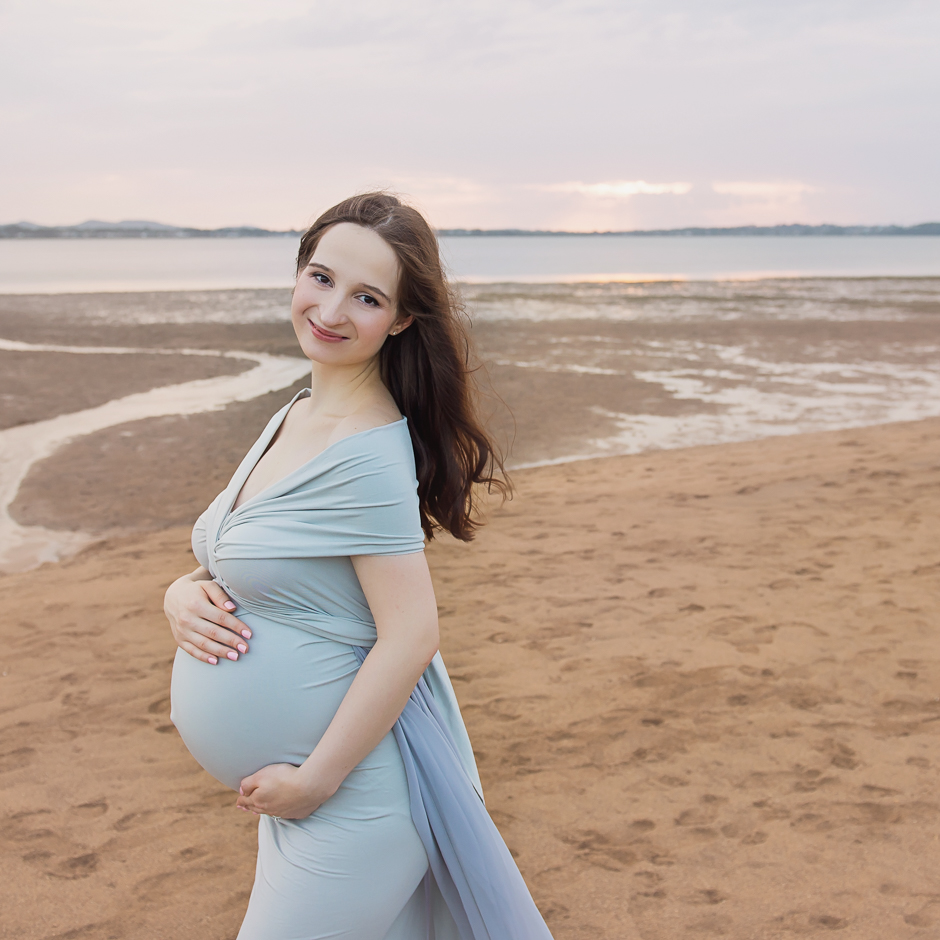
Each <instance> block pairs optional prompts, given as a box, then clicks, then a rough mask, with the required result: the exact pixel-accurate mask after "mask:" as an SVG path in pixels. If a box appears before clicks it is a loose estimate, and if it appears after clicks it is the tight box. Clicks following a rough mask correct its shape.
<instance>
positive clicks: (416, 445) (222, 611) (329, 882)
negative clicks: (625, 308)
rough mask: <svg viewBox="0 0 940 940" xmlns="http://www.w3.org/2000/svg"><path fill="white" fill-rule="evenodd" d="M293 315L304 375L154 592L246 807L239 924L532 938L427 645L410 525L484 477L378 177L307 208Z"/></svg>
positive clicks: (465, 386) (465, 403)
mask: <svg viewBox="0 0 940 940" xmlns="http://www.w3.org/2000/svg"><path fill="white" fill-rule="evenodd" d="M291 317H292V320H293V325H294V330H295V331H296V333H297V338H298V340H299V342H300V347H301V349H302V350H303V352H304V355H306V356H307V358H308V359H310V361H311V364H312V370H311V379H310V388H309V389H307V390H305V391H303V392H300V393H299V394H298V395H296V396H295V397H294V399H293V400H292V401H291V402H289V403H288V404H287V405H285V407H284V408H283V409H281V411H279V412H278V413H277V414H276V415H275V416H274V417H273V418H272V419H271V422H270V423H269V424H268V426H267V427H266V428H265V430H264V432H263V433H262V435H261V437H260V438H259V439H258V441H257V442H256V443H255V445H254V446H253V447H252V448H251V450H250V451H249V452H248V455H247V456H246V457H245V459H244V460H243V461H242V463H241V465H240V466H239V468H238V470H237V471H236V472H235V475H234V477H233V478H232V480H231V482H230V483H229V485H228V486H227V487H226V489H225V490H223V492H222V493H220V494H219V496H218V497H217V498H216V499H215V501H214V502H213V503H212V505H210V506H209V508H208V509H207V510H206V511H205V512H204V513H203V515H202V516H201V517H200V518H199V521H198V522H197V523H196V527H195V529H194V531H193V549H194V552H195V554H196V558H197V560H198V561H199V563H200V567H199V568H197V569H196V570H195V571H194V572H192V573H191V574H188V575H186V576H184V577H182V578H180V579H179V580H177V581H175V582H174V583H173V584H172V585H171V586H170V588H169V589H168V590H167V595H166V605H165V606H166V612H167V617H168V619H169V621H170V625H171V628H172V630H173V635H174V637H175V638H176V641H177V643H178V645H179V647H180V649H179V650H178V651H177V654H176V660H175V663H174V666H173V680H172V720H173V722H174V723H175V725H176V727H177V728H178V729H179V732H180V734H181V736H182V738H183V741H184V742H185V744H186V746H187V747H188V748H189V750H190V752H191V753H192V755H193V756H194V757H195V758H196V760H197V761H199V763H200V764H201V765H202V766H203V767H204V768H205V769H206V770H207V771H208V772H209V773H211V774H212V775H213V776H214V777H216V778H217V779H218V780H220V781H221V782H222V783H224V784H226V785H227V786H229V787H231V788H232V789H233V790H236V791H237V792H238V797H237V806H238V807H239V808H241V809H242V810H244V811H246V812H251V813H255V814H257V815H259V817H260V819H259V830H258V862H257V868H256V873H255V883H254V887H253V889H252V892H251V900H250V901H249V904H248V911H247V913H246V915H245V919H244V921H243V923H242V927H241V931H240V932H239V934H238V936H239V940H314V938H326V937H329V938H347V940H426V938H436V940H550V934H549V931H548V928H547V927H546V926H545V923H544V922H543V920H542V918H541V916H540V915H539V913H538V910H537V909H536V907H535V904H534V903H533V901H532V899H531V897H530V896H529V893H528V890H527V888H526V886H525V883H524V882H523V880H522V876H521V875H520V874H519V871H518V869H517V868H516V866H515V863H514V862H513V860H512V857H511V855H510V854H509V851H508V850H507V848H506V846H505V844H504V843H503V841H502V839H501V838H500V836H499V833H498V832H497V831H496V828H495V827H494V825H493V823H492V822H491V820H490V818H489V816H488V814H487V812H486V810H485V808H484V805H483V798H482V792H481V788H480V780H479V776H478V774H477V770H476V765H475V763H474V759H473V752H472V750H471V747H470V742H469V739H468V738H467V733H466V730H465V729H464V725H463V722H462V720H461V717H460V711H459V709H458V707H457V701H456V699H455V697H454V693H453V689H452V688H451V685H450V680H449V679H448V676H447V672H446V670H445V668H444V663H443V662H442V660H441V658H440V655H439V654H438V653H437V645H438V626H437V608H436V604H435V600H434V591H433V587H432V585H431V578H430V574H429V572H428V566H427V562H426V560H425V556H424V540H425V538H431V537H432V535H433V532H434V531H435V530H436V529H443V530H445V531H447V532H450V533H451V534H452V535H454V536H456V537H457V538H459V539H464V540H467V539H469V538H471V537H472V534H473V529H474V521H473V519H472V509H473V487H474V485H478V484H484V485H487V486H491V487H492V486H501V485H502V484H501V483H500V481H499V479H498V477H497V476H496V475H495V474H496V472H497V470H498V469H499V460H498V457H497V456H496V455H495V453H494V450H493V448H492V446H491V444H490V441H489V439H488V438H487V435H486V434H485V433H484V431H483V430H482V429H481V427H480V424H479V421H478V419H477V418H476V416H475V414H474V411H473V398H472V390H471V388H470V385H469V370H468V365H467V340H466V336H465V334H464V333H463V329H462V326H461V323H460V321H459V319H458V317H457V311H456V307H455V305H454V302H453V299H452V296H451V294H450V292H449V290H448V287H447V284H446V282H445V280H444V276H443V272H442V269H441V263H440V256H439V251H438V245H437V239H436V238H435V235H434V233H433V232H432V230H431V229H430V227H429V226H428V225H427V223H426V222H425V220H424V219H423V217H422V216H421V215H420V214H419V213H418V212H416V211H415V210H414V209H411V208H409V207H407V206H404V205H402V203H401V202H400V201H399V200H398V199H397V198H395V197H393V196H390V195H387V194H382V193H372V194H367V195H362V196H356V197H353V198H351V199H348V200H346V201H345V202H342V203H340V204H339V205H337V206H335V207H334V208H332V209H330V210H328V211H327V212H326V213H324V215H322V216H321V217H320V218H319V219H318V220H317V221H316V222H315V223H314V225H313V226H312V227H311V228H310V229H309V230H308V231H307V232H306V234H305V235H304V236H303V238H302V239H301V243H300V251H299V254H298V259H297V283H296V286H295V289H294V293H293V299H292V303H291ZM249 640H250V641H251V649H250V651H249V648H248V646H249V642H248V641H249Z"/></svg>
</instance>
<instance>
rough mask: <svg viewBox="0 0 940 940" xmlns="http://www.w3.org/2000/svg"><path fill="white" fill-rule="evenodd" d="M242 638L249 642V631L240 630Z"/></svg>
mask: <svg viewBox="0 0 940 940" xmlns="http://www.w3.org/2000/svg"><path fill="white" fill-rule="evenodd" d="M242 636H243V637H244V638H245V639H246V640H250V639H251V630H242Z"/></svg>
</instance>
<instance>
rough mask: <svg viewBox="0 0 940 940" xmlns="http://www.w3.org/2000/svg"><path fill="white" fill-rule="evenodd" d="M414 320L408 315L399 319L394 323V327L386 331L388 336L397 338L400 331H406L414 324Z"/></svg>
mask: <svg viewBox="0 0 940 940" xmlns="http://www.w3.org/2000/svg"><path fill="white" fill-rule="evenodd" d="M414 320H415V318H414V317H413V316H412V315H411V314H408V316H407V317H399V318H398V319H397V320H396V321H395V325H394V326H393V327H392V328H391V329H390V330H389V331H388V332H389V335H390V336H398V334H399V333H400V332H401V331H402V330H407V329H408V327H409V326H411V324H412V323H414Z"/></svg>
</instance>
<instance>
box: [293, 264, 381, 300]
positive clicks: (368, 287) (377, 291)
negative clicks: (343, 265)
mask: <svg viewBox="0 0 940 940" xmlns="http://www.w3.org/2000/svg"><path fill="white" fill-rule="evenodd" d="M307 267H308V268H319V269H320V270H321V271H325V272H326V273H327V274H329V275H330V277H336V275H335V273H334V272H333V269H332V268H328V267H327V266H326V265H325V264H321V263H320V262H319V261H308V262H307ZM361 286H362V287H364V288H365V289H366V290H367V291H371V292H372V293H373V294H378V295H379V296H380V297H384V298H385V302H386V303H388V304H390V303H391V302H392V298H391V297H389V296H388V294H386V293H385V291H384V290H381V289H380V288H378V287H375V286H373V285H372V284H362V285H361Z"/></svg>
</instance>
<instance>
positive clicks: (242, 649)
mask: <svg viewBox="0 0 940 940" xmlns="http://www.w3.org/2000/svg"><path fill="white" fill-rule="evenodd" d="M235 645H236V646H237V647H238V652H239V653H247V652H248V647H247V646H245V644H244V643H236V644H235Z"/></svg>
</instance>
